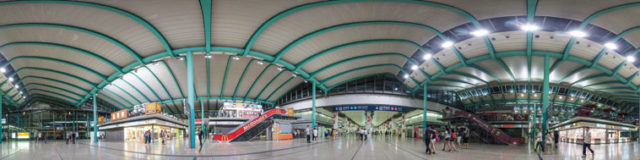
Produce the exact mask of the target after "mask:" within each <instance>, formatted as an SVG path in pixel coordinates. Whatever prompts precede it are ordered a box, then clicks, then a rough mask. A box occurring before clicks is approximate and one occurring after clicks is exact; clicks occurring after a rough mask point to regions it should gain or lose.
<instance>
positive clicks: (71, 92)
mask: <svg viewBox="0 0 640 160" xmlns="http://www.w3.org/2000/svg"><path fill="white" fill-rule="evenodd" d="M28 86H42V87H46V88H53V89H57V90H60V91H63V92H66V93H69V94H72V95H75V96H78V97H82V95H80V94H79V93H76V92H73V91H70V90H67V89H64V88H60V87H56V86H52V85H48V84H43V83H27V84H25V85H24V88H27V87H28Z"/></svg>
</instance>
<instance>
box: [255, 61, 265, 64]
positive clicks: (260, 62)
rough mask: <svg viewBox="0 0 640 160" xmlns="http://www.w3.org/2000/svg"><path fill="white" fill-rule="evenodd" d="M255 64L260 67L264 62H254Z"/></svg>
mask: <svg viewBox="0 0 640 160" xmlns="http://www.w3.org/2000/svg"><path fill="white" fill-rule="evenodd" d="M256 63H257V64H258V65H262V64H264V62H262V61H258V62H256Z"/></svg>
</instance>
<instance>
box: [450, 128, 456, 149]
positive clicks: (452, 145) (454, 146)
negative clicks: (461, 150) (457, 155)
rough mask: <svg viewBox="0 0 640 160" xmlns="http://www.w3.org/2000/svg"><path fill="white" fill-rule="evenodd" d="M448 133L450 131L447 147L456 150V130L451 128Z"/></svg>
mask: <svg viewBox="0 0 640 160" xmlns="http://www.w3.org/2000/svg"><path fill="white" fill-rule="evenodd" d="M449 133H451V138H449V147H450V148H453V151H457V150H456V144H455V141H456V138H458V136H457V135H456V132H455V130H453V129H451V131H450V132H449ZM449 151H451V150H449Z"/></svg>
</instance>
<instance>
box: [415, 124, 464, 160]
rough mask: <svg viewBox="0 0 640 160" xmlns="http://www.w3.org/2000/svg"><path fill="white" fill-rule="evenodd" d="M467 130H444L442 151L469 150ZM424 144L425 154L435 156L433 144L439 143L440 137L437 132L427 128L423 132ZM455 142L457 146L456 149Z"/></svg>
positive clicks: (462, 128)
mask: <svg viewBox="0 0 640 160" xmlns="http://www.w3.org/2000/svg"><path fill="white" fill-rule="evenodd" d="M469 131H470V130H469V129H468V128H466V127H461V126H457V127H456V128H455V129H454V128H448V127H447V128H445V130H444V134H443V137H444V143H443V144H442V151H448V152H451V151H457V149H458V148H462V147H463V145H464V148H465V149H466V148H469V137H470V136H471V135H470V134H469ZM423 136H425V138H424V140H425V144H426V146H427V149H426V151H425V152H426V153H427V154H435V153H436V149H435V143H436V142H439V141H440V135H439V134H438V131H437V130H435V129H433V128H431V126H428V127H427V129H425V130H424V135H423ZM456 142H457V146H458V147H456Z"/></svg>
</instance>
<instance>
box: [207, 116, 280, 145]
mask: <svg viewBox="0 0 640 160" xmlns="http://www.w3.org/2000/svg"><path fill="white" fill-rule="evenodd" d="M286 113H287V111H286V110H284V109H272V110H269V111H268V112H265V113H264V114H262V115H261V116H260V117H256V118H254V119H252V120H251V121H249V122H248V123H245V124H243V125H242V127H240V128H238V129H236V130H235V131H233V132H231V133H230V134H225V135H215V136H213V139H214V140H216V141H231V140H233V139H235V138H236V137H238V136H239V135H241V134H242V133H244V132H245V131H248V130H249V129H251V128H253V127H254V126H256V125H258V124H259V123H260V122H262V121H264V120H265V119H267V118H269V117H271V116H273V115H275V114H286Z"/></svg>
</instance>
